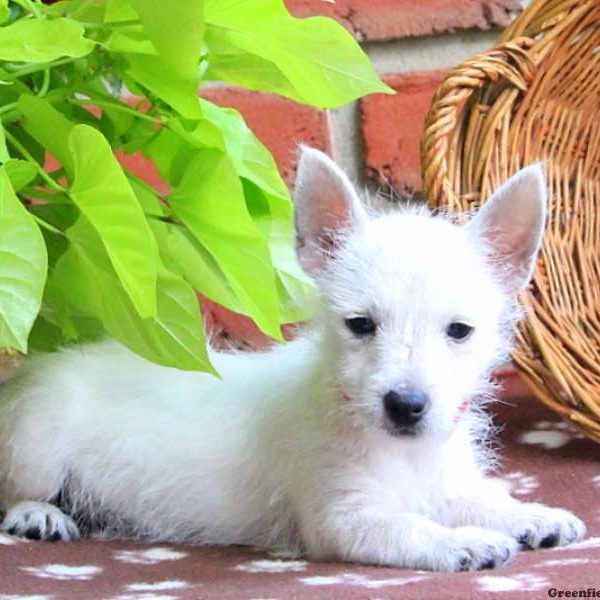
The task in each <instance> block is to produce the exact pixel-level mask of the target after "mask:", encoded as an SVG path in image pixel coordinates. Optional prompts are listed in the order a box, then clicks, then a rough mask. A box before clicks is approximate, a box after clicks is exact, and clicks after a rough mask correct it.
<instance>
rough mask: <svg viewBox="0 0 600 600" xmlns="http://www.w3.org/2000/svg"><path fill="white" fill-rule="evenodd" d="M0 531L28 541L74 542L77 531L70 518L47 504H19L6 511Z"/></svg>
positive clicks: (77, 534)
mask: <svg viewBox="0 0 600 600" xmlns="http://www.w3.org/2000/svg"><path fill="white" fill-rule="evenodd" d="M0 529H1V530H2V531H4V532H6V533H8V534H9V535H16V536H19V537H24V538H27V539H30V540H42V541H47V542H56V541H59V540H65V541H67V540H76V539H77V538H79V529H77V525H76V524H75V521H73V519H71V517H69V516H67V515H65V514H64V513H63V512H62V511H61V510H59V509H58V508H56V506H53V505H52V504H48V503H47V502H21V503H20V504H17V505H15V506H13V507H12V508H11V509H10V510H8V511H7V513H6V516H5V517H4V521H2V525H0Z"/></svg>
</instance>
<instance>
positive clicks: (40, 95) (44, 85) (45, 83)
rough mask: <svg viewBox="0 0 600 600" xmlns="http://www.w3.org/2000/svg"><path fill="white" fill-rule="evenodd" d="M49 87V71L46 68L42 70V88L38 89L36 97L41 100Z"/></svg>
mask: <svg viewBox="0 0 600 600" xmlns="http://www.w3.org/2000/svg"><path fill="white" fill-rule="evenodd" d="M49 87H50V69H49V68H48V67H46V68H45V69H44V79H42V87H41V88H40V89H39V91H38V93H37V96H38V98H43V97H44V96H45V95H46V94H47V93H48V88H49Z"/></svg>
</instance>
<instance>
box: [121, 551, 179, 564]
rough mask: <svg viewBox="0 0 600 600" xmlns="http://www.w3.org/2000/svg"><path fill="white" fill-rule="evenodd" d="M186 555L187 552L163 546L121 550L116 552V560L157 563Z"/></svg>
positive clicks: (131, 562) (133, 562)
mask: <svg viewBox="0 0 600 600" xmlns="http://www.w3.org/2000/svg"><path fill="white" fill-rule="evenodd" d="M186 556H187V553H186V552H179V551H177V550H171V548H162V547H156V548H150V549H148V550H120V551H118V552H115V554H114V558H115V560H118V561H120V562H124V563H129V564H132V565H155V564H157V563H160V562H163V561H165V560H180V559H182V558H185V557H186Z"/></svg>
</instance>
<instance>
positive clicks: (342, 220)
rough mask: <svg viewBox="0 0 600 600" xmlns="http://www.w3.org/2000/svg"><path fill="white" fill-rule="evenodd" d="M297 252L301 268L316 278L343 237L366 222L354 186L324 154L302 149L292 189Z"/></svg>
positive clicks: (306, 148) (311, 149)
mask: <svg viewBox="0 0 600 600" xmlns="http://www.w3.org/2000/svg"><path fill="white" fill-rule="evenodd" d="M294 207H295V213H294V214H295V224H296V251H297V253H298V259H299V261H300V264H301V265H302V268H303V269H304V270H305V271H306V272H307V273H308V274H309V275H317V274H318V273H319V272H320V271H321V270H322V269H323V267H324V266H325V263H326V261H327V260H328V259H329V258H330V257H331V256H333V255H334V253H335V249H336V247H337V245H338V243H339V240H340V237H341V236H342V235H343V234H344V233H348V232H350V231H357V230H359V229H360V228H361V227H362V226H363V225H364V224H365V223H366V222H367V220H368V217H367V213H366V212H365V209H364V208H363V206H362V204H361V202H360V199H359V198H358V195H357V194H356V191H355V189H354V186H353V185H352V183H351V182H350V180H349V179H348V177H347V176H346V174H345V173H344V172H343V171H342V170H341V169H340V168H339V167H338V166H337V165H336V164H335V163H334V162H333V161H332V160H331V159H330V158H329V157H328V156H327V155H325V154H323V153H322V152H320V151H319V150H315V149H314V148H309V147H308V146H302V147H301V155H300V162H299V163H298V173H297V175H296V186H295V189H294Z"/></svg>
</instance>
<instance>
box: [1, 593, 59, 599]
mask: <svg viewBox="0 0 600 600" xmlns="http://www.w3.org/2000/svg"><path fill="white" fill-rule="evenodd" d="M51 598H52V596H45V595H39V594H33V595H31V594H25V595H22V594H0V600H50V599H51Z"/></svg>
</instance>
